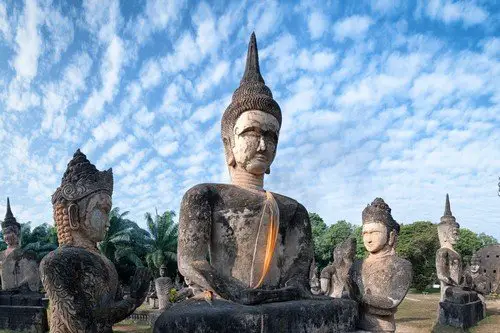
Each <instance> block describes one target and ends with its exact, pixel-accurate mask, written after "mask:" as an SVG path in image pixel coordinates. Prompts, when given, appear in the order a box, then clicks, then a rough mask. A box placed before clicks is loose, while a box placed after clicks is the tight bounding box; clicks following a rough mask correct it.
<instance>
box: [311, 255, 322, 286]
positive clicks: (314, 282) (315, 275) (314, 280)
mask: <svg viewBox="0 0 500 333" xmlns="http://www.w3.org/2000/svg"><path fill="white" fill-rule="evenodd" d="M309 283H310V285H311V293H312V294H313V295H321V294H322V292H321V284H320V282H319V267H318V265H317V264H316V260H314V258H313V261H312V263H311V269H310V271H309Z"/></svg>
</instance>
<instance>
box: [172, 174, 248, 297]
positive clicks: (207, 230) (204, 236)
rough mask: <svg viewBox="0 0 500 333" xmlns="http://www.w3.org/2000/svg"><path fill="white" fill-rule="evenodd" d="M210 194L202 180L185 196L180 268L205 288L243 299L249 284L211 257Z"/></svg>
mask: <svg viewBox="0 0 500 333" xmlns="http://www.w3.org/2000/svg"><path fill="white" fill-rule="evenodd" d="M209 196H210V190H209V189H208V188H207V187H206V186H205V185H203V184H202V185H197V186H195V187H193V188H191V189H189V190H188V191H187V192H186V194H185V195H184V197H183V198H182V203H181V209H180V217H179V241H178V242H179V243H178V244H179V245H178V251H177V252H178V253H177V258H178V264H179V272H180V273H181V274H182V275H184V276H185V277H186V278H187V279H188V280H189V281H190V283H194V284H197V285H198V286H200V287H201V288H202V289H203V290H208V291H212V292H215V293H217V294H218V295H219V296H221V297H222V298H225V299H228V300H231V301H235V302H240V303H241V300H240V298H241V292H242V291H243V290H244V289H245V286H244V285H243V284H242V283H241V282H239V281H238V280H236V279H234V278H231V277H228V276H223V275H221V274H220V273H219V272H218V271H217V270H215V269H214V268H213V267H212V265H211V264H210V263H209V262H208V260H207V257H208V249H209V245H210V239H211V230H212V207H211V205H210V202H209V198H210V197H209Z"/></svg>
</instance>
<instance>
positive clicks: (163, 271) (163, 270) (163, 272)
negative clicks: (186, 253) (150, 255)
mask: <svg viewBox="0 0 500 333" xmlns="http://www.w3.org/2000/svg"><path fill="white" fill-rule="evenodd" d="M160 276H161V277H165V276H167V266H166V265H165V264H162V265H161V266H160Z"/></svg>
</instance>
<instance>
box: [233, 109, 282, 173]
mask: <svg viewBox="0 0 500 333" xmlns="http://www.w3.org/2000/svg"><path fill="white" fill-rule="evenodd" d="M279 129H280V126H279V123H278V120H277V119H276V118H275V117H273V116H272V115H270V114H269V113H266V112H263V111H259V110H250V111H246V112H244V113H243V114H241V116H240V117H239V118H238V119H237V121H236V124H235V125H234V130H233V134H234V136H233V146H232V147H230V149H231V152H232V155H233V157H234V162H235V163H236V166H237V167H239V168H241V169H244V170H246V171H247V172H249V173H252V174H254V175H263V174H264V173H265V172H266V171H267V170H269V167H270V166H271V163H272V162H273V160H274V157H275V156H276V146H277V144H278V135H279ZM226 149H228V147H226Z"/></svg>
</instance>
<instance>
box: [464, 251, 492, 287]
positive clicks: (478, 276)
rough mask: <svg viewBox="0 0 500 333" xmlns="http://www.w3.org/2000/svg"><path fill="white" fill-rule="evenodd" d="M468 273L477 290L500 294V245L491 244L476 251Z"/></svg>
mask: <svg viewBox="0 0 500 333" xmlns="http://www.w3.org/2000/svg"><path fill="white" fill-rule="evenodd" d="M467 273H468V274H469V275H470V277H471V280H472V288H473V289H474V290H476V291H477V292H479V293H481V294H483V295H486V294H489V293H491V292H494V293H497V294H500V245H498V244H497V245H489V246H486V247H483V248H482V249H480V250H478V251H477V252H476V253H474V255H473V256H472V259H471V265H470V267H469V269H468V272H467Z"/></svg>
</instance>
